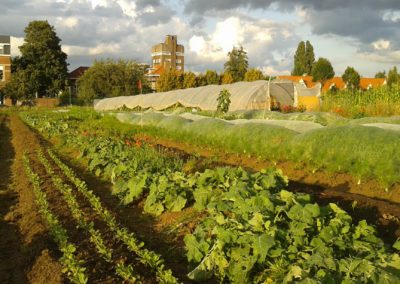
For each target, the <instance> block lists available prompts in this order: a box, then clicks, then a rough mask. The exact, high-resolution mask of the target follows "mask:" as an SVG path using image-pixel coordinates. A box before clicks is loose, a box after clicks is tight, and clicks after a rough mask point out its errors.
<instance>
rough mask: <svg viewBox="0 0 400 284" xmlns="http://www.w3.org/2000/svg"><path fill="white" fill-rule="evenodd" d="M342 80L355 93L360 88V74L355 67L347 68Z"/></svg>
mask: <svg viewBox="0 0 400 284" xmlns="http://www.w3.org/2000/svg"><path fill="white" fill-rule="evenodd" d="M342 79H343V81H344V82H345V83H346V86H347V88H348V89H349V90H352V91H354V90H356V89H358V88H359V87H360V74H358V72H357V71H356V70H355V69H354V68H353V67H347V68H346V70H345V71H344V73H343V75H342Z"/></svg>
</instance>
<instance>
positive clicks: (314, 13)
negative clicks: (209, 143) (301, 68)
mask: <svg viewBox="0 0 400 284" xmlns="http://www.w3.org/2000/svg"><path fill="white" fill-rule="evenodd" d="M0 11H1V12H0V34H5V35H11V45H12V46H11V51H12V55H13V56H16V55H19V49H18V46H20V45H21V44H23V41H24V28H25V27H26V26H27V25H28V23H29V22H30V21H32V20H47V21H48V22H49V23H50V24H51V25H52V26H54V28H55V30H56V33H57V35H58V37H59V38H60V39H61V44H62V49H63V50H64V52H66V53H67V55H68V63H69V67H68V68H69V70H73V69H75V68H76V67H79V66H90V65H91V64H92V63H93V60H95V59H106V58H114V59H119V58H121V59H132V60H137V61H139V62H142V63H149V64H150V62H151V47H152V45H154V44H157V43H160V42H163V41H164V38H165V36H166V35H168V34H172V35H177V36H178V42H179V43H180V44H183V45H184V46H185V71H193V72H205V71H206V70H207V69H211V70H216V71H218V72H220V71H222V70H223V66H224V62H225V61H226V60H227V53H228V52H229V51H230V50H232V48H233V46H240V45H242V46H243V47H244V49H245V50H246V51H247V55H248V59H249V65H250V67H254V68H259V69H261V70H262V71H263V72H264V73H265V74H266V75H279V74H282V75H283V74H289V73H290V71H291V69H292V68H293V56H294V53H295V51H296V48H297V45H298V43H299V42H300V41H303V40H304V41H306V40H309V41H310V42H311V44H312V45H313V46H314V52H315V55H316V58H318V57H325V58H328V59H329V60H330V61H331V62H332V65H333V67H334V70H335V73H336V75H338V76H341V75H342V74H343V72H344V70H345V69H346V67H347V66H351V67H354V68H355V69H356V70H358V71H359V73H360V74H361V75H362V76H364V77H371V76H374V74H375V73H377V72H378V71H381V70H386V71H387V70H388V69H390V68H392V67H393V66H397V67H398V68H399V67H400V0H280V1H274V0H131V1H129V0H0Z"/></svg>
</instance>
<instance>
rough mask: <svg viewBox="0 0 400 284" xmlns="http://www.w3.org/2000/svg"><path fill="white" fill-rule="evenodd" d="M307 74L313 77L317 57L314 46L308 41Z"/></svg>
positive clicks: (306, 55)
mask: <svg viewBox="0 0 400 284" xmlns="http://www.w3.org/2000/svg"><path fill="white" fill-rule="evenodd" d="M305 57H306V66H305V67H306V68H305V69H306V73H307V75H311V71H312V67H313V65H314V63H315V55H314V47H313V46H312V44H311V43H310V42H309V41H308V40H307V41H306V54H305Z"/></svg>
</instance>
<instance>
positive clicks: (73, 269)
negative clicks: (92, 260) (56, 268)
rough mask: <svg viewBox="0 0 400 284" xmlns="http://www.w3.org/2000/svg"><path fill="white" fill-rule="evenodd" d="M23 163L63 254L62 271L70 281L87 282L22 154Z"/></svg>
mask: <svg viewBox="0 0 400 284" xmlns="http://www.w3.org/2000/svg"><path fill="white" fill-rule="evenodd" d="M23 163H24V168H25V172H26V174H27V176H28V177H29V179H30V181H31V183H32V185H33V192H34V195H35V202H36V204H37V205H38V207H39V212H40V214H41V215H42V217H43V219H44V220H45V221H46V223H47V226H48V229H49V231H50V234H51V235H52V237H53V239H54V240H55V242H56V243H57V245H58V248H59V250H60V251H61V252H62V254H63V255H62V257H61V258H60V262H61V264H62V266H63V272H64V273H66V275H67V277H68V279H69V280H70V281H71V282H72V283H79V284H83V283H87V281H88V276H87V275H86V273H85V268H84V267H83V263H82V261H80V260H78V259H77V257H76V256H75V251H76V247H75V245H73V244H72V243H70V242H69V241H68V234H67V231H66V230H65V229H64V228H63V226H62V225H61V223H60V221H59V220H58V218H57V217H56V216H55V215H54V214H53V212H52V211H51V210H50V208H49V204H48V201H47V196H46V193H45V192H44V191H42V190H41V188H40V184H41V180H40V178H39V176H38V175H37V174H36V173H35V172H34V171H33V170H32V168H31V166H30V162H29V158H28V156H27V155H24V157H23Z"/></svg>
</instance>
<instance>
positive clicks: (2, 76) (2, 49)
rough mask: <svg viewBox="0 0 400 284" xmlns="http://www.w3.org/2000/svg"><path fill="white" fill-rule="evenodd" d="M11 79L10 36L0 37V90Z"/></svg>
mask: <svg viewBox="0 0 400 284" xmlns="http://www.w3.org/2000/svg"><path fill="white" fill-rule="evenodd" d="M10 78H11V45H10V36H5V35H0V89H1V88H3V87H4V85H5V84H6V82H7V81H9V80H10Z"/></svg>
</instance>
